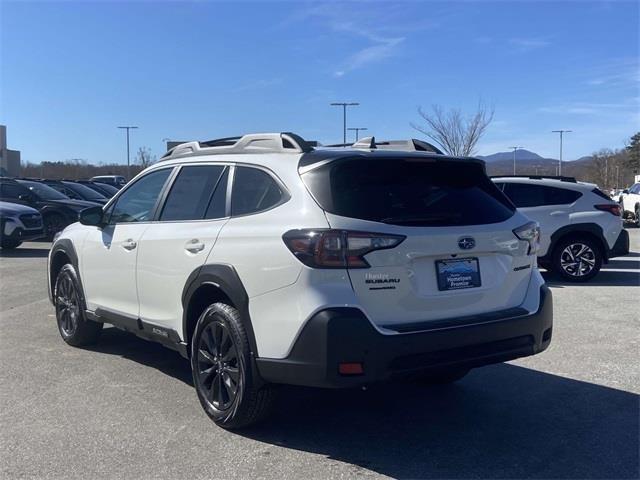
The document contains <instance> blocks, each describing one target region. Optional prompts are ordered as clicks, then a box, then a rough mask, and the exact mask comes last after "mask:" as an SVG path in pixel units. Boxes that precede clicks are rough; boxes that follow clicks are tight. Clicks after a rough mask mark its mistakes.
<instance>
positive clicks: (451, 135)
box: [411, 102, 493, 157]
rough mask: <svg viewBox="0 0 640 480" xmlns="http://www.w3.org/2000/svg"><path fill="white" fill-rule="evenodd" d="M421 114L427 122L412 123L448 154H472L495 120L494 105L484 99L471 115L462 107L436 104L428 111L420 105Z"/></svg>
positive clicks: (419, 112)
mask: <svg viewBox="0 0 640 480" xmlns="http://www.w3.org/2000/svg"><path fill="white" fill-rule="evenodd" d="M418 114H419V115H420V116H421V117H422V119H423V120H424V124H417V123H413V122H412V123H411V126H412V127H413V128H415V129H416V130H418V131H419V132H421V133H423V134H424V135H426V136H427V137H429V138H430V139H431V140H433V141H434V142H436V143H437V144H438V145H440V147H441V148H442V150H444V151H445V152H446V153H448V154H449V155H456V156H466V157H468V156H471V155H473V154H474V153H475V148H476V145H477V144H478V141H479V140H480V138H481V137H482V135H484V132H485V130H486V129H487V127H488V126H489V124H490V123H491V121H492V120H493V108H488V107H486V106H485V105H484V104H483V103H482V102H479V103H478V108H477V110H476V112H475V113H474V114H472V115H471V116H466V115H464V114H463V113H462V111H461V110H459V109H455V108H454V109H450V110H445V109H444V108H443V107H442V106H440V105H433V106H432V107H431V111H430V112H427V111H425V110H423V109H422V107H418Z"/></svg>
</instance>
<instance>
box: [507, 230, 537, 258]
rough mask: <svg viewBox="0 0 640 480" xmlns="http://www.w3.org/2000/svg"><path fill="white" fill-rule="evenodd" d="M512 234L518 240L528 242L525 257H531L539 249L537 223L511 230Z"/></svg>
mask: <svg viewBox="0 0 640 480" xmlns="http://www.w3.org/2000/svg"><path fill="white" fill-rule="evenodd" d="M513 234H514V235H515V236H516V237H518V238H519V239H520V240H525V241H527V242H529V251H528V252H527V255H533V254H534V253H536V252H537V251H538V248H539V247H540V226H539V225H538V222H527V223H525V224H524V225H522V226H521V227H518V228H516V229H514V230H513Z"/></svg>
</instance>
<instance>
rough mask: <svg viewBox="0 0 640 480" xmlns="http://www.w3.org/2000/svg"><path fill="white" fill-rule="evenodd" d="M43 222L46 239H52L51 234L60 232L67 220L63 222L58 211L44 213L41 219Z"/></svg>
mask: <svg viewBox="0 0 640 480" xmlns="http://www.w3.org/2000/svg"><path fill="white" fill-rule="evenodd" d="M43 222H44V232H45V236H46V238H47V240H53V236H54V235H55V234H56V233H58V232H61V231H62V230H63V229H64V227H66V226H67V222H65V220H64V218H63V217H62V215H60V214H58V213H50V214H49V215H46V216H45V217H44V219H43Z"/></svg>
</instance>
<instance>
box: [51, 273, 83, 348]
mask: <svg viewBox="0 0 640 480" xmlns="http://www.w3.org/2000/svg"><path fill="white" fill-rule="evenodd" d="M56 318H57V319H58V326H59V328H60V333H61V334H62V336H63V338H68V337H72V336H73V334H74V333H75V332H76V330H77V329H78V322H79V320H80V298H79V296H78V291H77V290H76V287H75V285H74V283H73V279H72V278H71V276H70V275H69V274H68V273H62V274H61V276H60V277H59V279H58V283H57V286H56Z"/></svg>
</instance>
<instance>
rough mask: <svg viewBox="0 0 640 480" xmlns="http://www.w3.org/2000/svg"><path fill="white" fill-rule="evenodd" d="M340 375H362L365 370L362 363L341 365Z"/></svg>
mask: <svg viewBox="0 0 640 480" xmlns="http://www.w3.org/2000/svg"><path fill="white" fill-rule="evenodd" d="M338 373H339V374H340V375H362V374H363V373H364V368H363V367H362V364H361V363H339V364H338Z"/></svg>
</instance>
